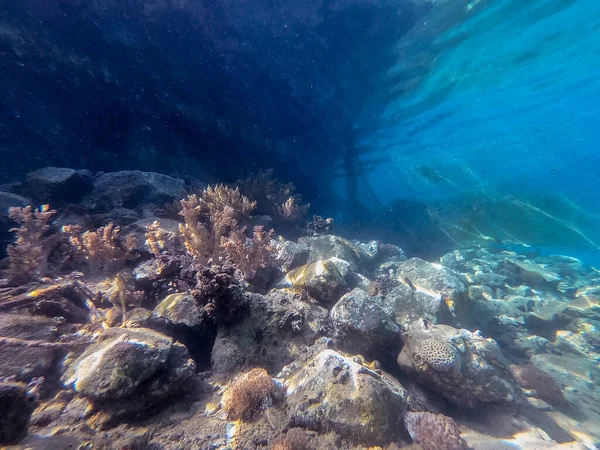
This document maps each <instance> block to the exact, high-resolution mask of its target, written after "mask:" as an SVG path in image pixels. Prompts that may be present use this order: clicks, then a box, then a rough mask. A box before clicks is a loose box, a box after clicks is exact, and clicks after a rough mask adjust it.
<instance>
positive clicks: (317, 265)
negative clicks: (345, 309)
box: [280, 260, 347, 306]
mask: <svg viewBox="0 0 600 450" xmlns="http://www.w3.org/2000/svg"><path fill="white" fill-rule="evenodd" d="M280 286H282V287H283V286H288V287H292V288H293V289H295V290H305V291H306V292H307V293H308V294H309V295H310V296H311V297H313V298H314V299H315V300H316V301H318V302H319V303H321V304H323V305H325V306H331V305H333V304H335V302H337V301H338V300H339V299H340V297H341V296H342V295H343V294H344V292H345V291H346V290H347V284H346V280H345V279H344V276H343V275H342V273H340V270H339V269H338V265H337V264H336V263H335V262H334V261H331V260H318V261H315V262H313V263H310V264H306V265H304V266H301V267H298V268H297V269H294V270H292V271H291V272H289V273H288V274H287V275H286V276H285V277H284V280H283V281H282V282H281V283H280Z"/></svg>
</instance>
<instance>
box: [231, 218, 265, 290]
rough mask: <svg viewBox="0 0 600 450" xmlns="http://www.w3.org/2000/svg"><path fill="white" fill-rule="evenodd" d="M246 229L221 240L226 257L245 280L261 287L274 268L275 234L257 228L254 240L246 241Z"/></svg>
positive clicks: (237, 230)
mask: <svg viewBox="0 0 600 450" xmlns="http://www.w3.org/2000/svg"><path fill="white" fill-rule="evenodd" d="M245 231H246V230H245V228H243V229H236V230H235V231H234V232H232V233H231V234H230V236H229V237H228V238H225V237H223V238H221V247H222V249H223V253H224V255H225V256H226V257H227V259H228V260H229V261H231V262H232V263H233V264H235V265H236V266H237V267H238V269H240V270H241V271H242V274H243V276H244V279H245V280H246V281H248V282H250V283H252V284H253V285H259V286H260V285H261V284H262V283H264V282H265V279H266V278H267V272H268V271H269V269H270V268H272V267H273V266H274V261H275V256H276V249H275V246H274V245H273V244H271V240H272V239H273V235H274V234H275V232H274V231H273V230H269V231H265V230H264V229H263V227H262V226H255V227H254V232H253V235H252V239H246V234H245Z"/></svg>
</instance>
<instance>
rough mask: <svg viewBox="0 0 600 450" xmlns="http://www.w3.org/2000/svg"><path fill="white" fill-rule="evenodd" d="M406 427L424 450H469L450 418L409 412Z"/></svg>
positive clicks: (405, 416)
mask: <svg viewBox="0 0 600 450" xmlns="http://www.w3.org/2000/svg"><path fill="white" fill-rule="evenodd" d="M404 426H405V427H406V430H407V431H408V433H409V434H410V437H411V438H412V439H413V441H415V442H416V443H417V444H419V445H420V446H421V447H422V448H423V450H469V449H470V447H469V446H468V445H467V443H466V442H465V441H464V440H463V439H462V438H461V437H460V430H459V428H458V425H457V424H456V422H455V421H454V420H452V419H451V418H450V417H447V416H444V415H442V414H433V413H429V412H407V413H406V414H405V415H404Z"/></svg>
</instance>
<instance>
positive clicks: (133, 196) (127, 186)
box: [83, 170, 186, 212]
mask: <svg viewBox="0 0 600 450" xmlns="http://www.w3.org/2000/svg"><path fill="white" fill-rule="evenodd" d="M185 194H186V192H185V186H184V182H183V180H180V179H178V178H172V177H169V176H167V175H162V174H159V173H154V172H140V171H139V170H132V171H123V172H109V173H105V174H104V175H101V176H99V177H98V178H96V179H95V180H94V190H93V191H92V192H91V193H90V194H89V195H87V196H86V197H85V198H84V199H83V203H84V204H85V205H86V206H87V207H88V208H89V209H90V210H92V211H94V212H107V211H110V210H112V209H115V208H129V209H135V208H137V207H139V206H140V205H142V204H148V203H154V204H157V205H161V204H163V203H166V202H171V201H173V200H177V199H180V198H183V197H184V196H185Z"/></svg>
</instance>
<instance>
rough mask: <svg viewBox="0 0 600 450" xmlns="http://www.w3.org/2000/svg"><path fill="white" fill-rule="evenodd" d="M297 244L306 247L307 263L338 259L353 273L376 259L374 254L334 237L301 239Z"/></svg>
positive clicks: (363, 268) (366, 266)
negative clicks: (347, 263) (348, 266)
mask: <svg viewBox="0 0 600 450" xmlns="http://www.w3.org/2000/svg"><path fill="white" fill-rule="evenodd" d="M298 244H301V245H303V246H306V247H308V263H309V264H310V263H314V262H316V261H319V260H326V259H329V258H334V257H335V258H339V259H343V260H344V261H348V262H349V263H350V268H351V269H352V271H354V272H361V271H363V270H365V269H366V268H368V267H369V266H370V264H371V262H372V261H373V260H374V259H375V258H376V256H377V253H376V252H373V253H371V252H368V251H366V250H365V249H364V248H361V247H360V246H359V245H356V244H353V243H352V242H350V241H348V240H346V239H344V238H341V237H339V236H334V235H325V236H312V237H302V238H300V239H298Z"/></svg>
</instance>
